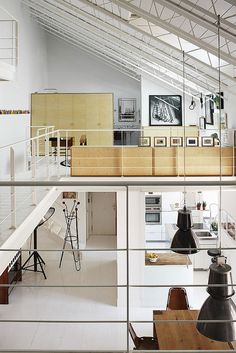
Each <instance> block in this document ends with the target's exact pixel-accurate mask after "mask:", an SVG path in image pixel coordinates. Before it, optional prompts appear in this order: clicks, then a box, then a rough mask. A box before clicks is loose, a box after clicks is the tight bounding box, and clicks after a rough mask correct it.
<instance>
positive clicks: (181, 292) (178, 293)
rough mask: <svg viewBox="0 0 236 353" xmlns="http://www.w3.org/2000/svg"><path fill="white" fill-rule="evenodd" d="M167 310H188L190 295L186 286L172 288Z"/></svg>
mask: <svg viewBox="0 0 236 353" xmlns="http://www.w3.org/2000/svg"><path fill="white" fill-rule="evenodd" d="M166 309H167V310H188V309H189V303H188V296H187V292H186V290H185V288H170V289H169V293H168V300H167V305H166Z"/></svg>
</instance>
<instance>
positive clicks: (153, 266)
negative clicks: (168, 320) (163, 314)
mask: <svg viewBox="0 0 236 353" xmlns="http://www.w3.org/2000/svg"><path fill="white" fill-rule="evenodd" d="M158 256H159V259H158V260H157V262H154V263H151V262H150V261H149V260H147V259H145V266H144V283H143V284H144V285H147V286H149V285H153V286H154V287H145V288H143V292H142V294H143V297H142V305H143V306H144V307H154V308H156V309H165V308H166V303H167V298H168V291H169V289H170V287H182V286H185V285H191V284H193V265H192V262H191V260H190V256H187V255H180V254H175V253H169V252H166V253H165V252H164V253H158ZM158 285H160V286H161V287H158ZM163 286H164V287H163ZM186 290H187V293H188V298H189V302H190V305H192V296H193V293H192V292H193V290H192V287H187V288H186Z"/></svg>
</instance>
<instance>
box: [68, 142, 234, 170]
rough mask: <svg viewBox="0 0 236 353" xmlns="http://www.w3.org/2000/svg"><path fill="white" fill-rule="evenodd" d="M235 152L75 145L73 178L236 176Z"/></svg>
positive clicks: (203, 148) (187, 148)
mask: <svg viewBox="0 0 236 353" xmlns="http://www.w3.org/2000/svg"><path fill="white" fill-rule="evenodd" d="M234 153H235V151H234V148H233V147H223V148H222V149H220V148H218V147H186V148H185V149H184V148H183V147H156V148H153V147H111V148H102V147H100V148H93V147H79V146H73V147H72V149H71V156H72V163H71V176H102V175H104V176H121V175H124V176H183V175H184V174H185V175H186V176H217V175H224V176H233V175H234ZM184 159H185V163H184ZM184 164H185V168H184ZM220 165H221V167H220Z"/></svg>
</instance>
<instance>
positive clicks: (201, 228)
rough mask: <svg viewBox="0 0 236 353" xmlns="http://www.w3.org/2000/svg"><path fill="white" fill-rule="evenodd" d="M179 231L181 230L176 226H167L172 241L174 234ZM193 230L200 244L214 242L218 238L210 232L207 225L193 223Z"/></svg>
mask: <svg viewBox="0 0 236 353" xmlns="http://www.w3.org/2000/svg"><path fill="white" fill-rule="evenodd" d="M178 229H179V228H178V227H177V225H176V224H166V230H167V232H168V234H169V237H170V239H172V238H173V237H174V234H175V232H176V231H177V230H178ZM192 229H193V230H194V231H195V233H196V235H197V236H198V239H199V241H200V243H201V240H213V239H217V238H218V237H217V235H216V234H215V233H214V232H210V230H209V227H208V226H207V225H206V224H205V223H193V227H192ZM206 232H207V233H209V235H206V234H205V233H206ZM201 234H202V235H201Z"/></svg>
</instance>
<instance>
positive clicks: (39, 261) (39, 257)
mask: <svg viewBox="0 0 236 353" xmlns="http://www.w3.org/2000/svg"><path fill="white" fill-rule="evenodd" d="M36 258H37V262H38V264H39V266H40V268H41V272H42V274H43V276H44V278H45V279H47V277H46V274H45V272H44V269H43V265H42V262H41V260H42V258H41V256H40V255H39V254H38V253H36ZM43 263H44V261H43Z"/></svg>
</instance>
